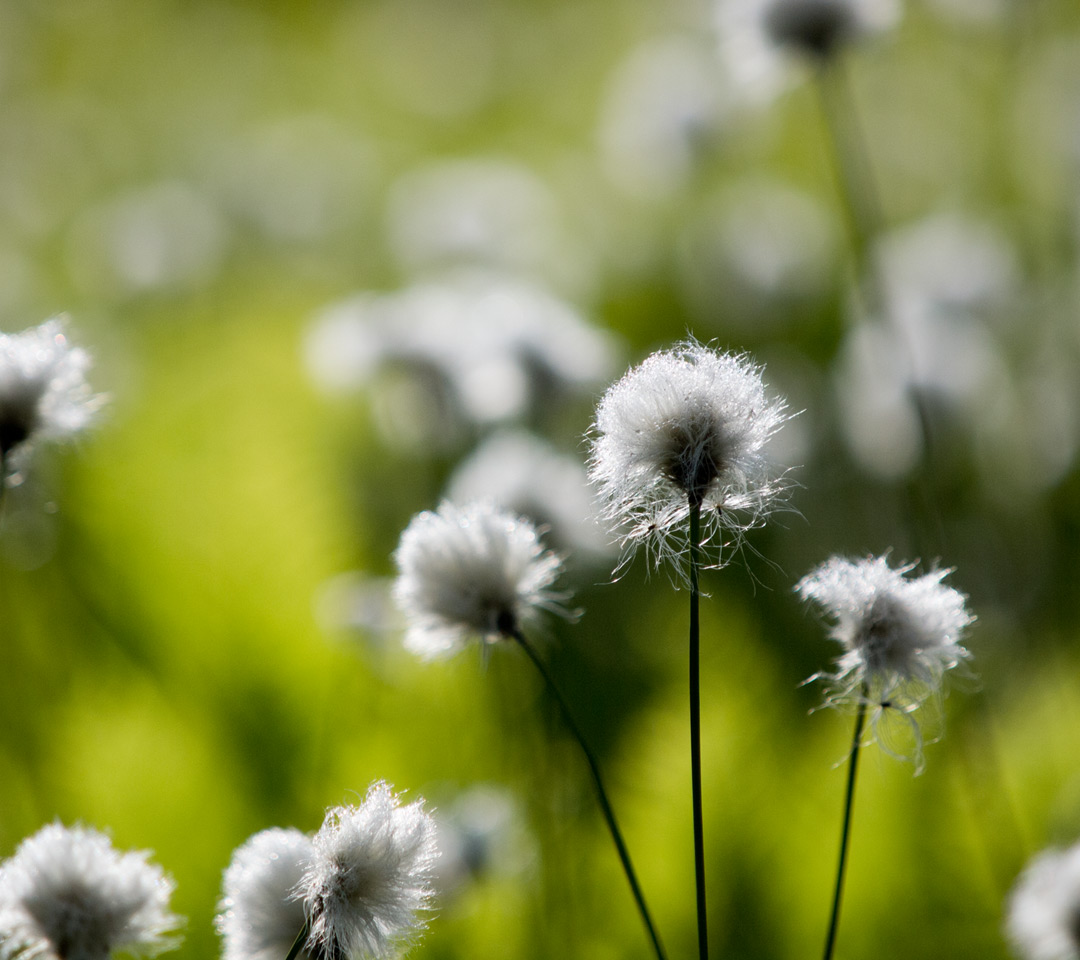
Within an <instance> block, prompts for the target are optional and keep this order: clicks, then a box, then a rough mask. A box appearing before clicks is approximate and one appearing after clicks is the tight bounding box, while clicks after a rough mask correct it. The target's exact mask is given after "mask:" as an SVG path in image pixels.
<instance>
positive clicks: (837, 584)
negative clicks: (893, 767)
mask: <svg viewBox="0 0 1080 960" xmlns="http://www.w3.org/2000/svg"><path fill="white" fill-rule="evenodd" d="M913 569H914V564H908V565H906V566H903V567H900V568H898V569H895V570H894V569H893V568H891V567H890V566H889V563H888V559H887V558H886V557H870V558H867V559H865V560H858V561H851V560H845V559H842V558H840V557H831V558H830V559H829V560H827V561H826V562H825V563H823V564H822V565H821V566H820V567H818V568H817V569H816V570H815V571H813V573H811V574H809V575H808V576H806V577H803V579H802V580H800V581H799V582H798V583H797V584H796V585H795V589H796V591H797V592H798V593H799V595H800V596H801V597H802V598H803V599H804V600H813V601H815V602H816V603H817V604H819V605H820V606H821V607H823V608H824V610H825V611H826V612H827V613H828V614H829V615H830V616H831V617H832V618H833V620H834V624H833V626H832V629H831V630H830V636H831V637H832V638H833V639H834V640H836V641H837V642H839V643H840V644H841V646H842V647H843V648H844V653H843V654H842V655H841V656H840V658H839V659H838V660H837V661H836V669H835V670H834V671H833V672H831V673H822V674H816V675H815V676H814V677H811V678H810V679H811V680H816V679H823V680H825V681H826V682H827V683H828V684H829V686H830V688H831V689H830V692H829V695H828V698H827V700H826V702H827V703H828V704H830V705H832V704H839V703H844V702H850V701H852V700H854V701H855V702H860V701H862V702H865V703H866V704H867V705H868V706H869V707H871V708H872V710H873V711H874V713H873V717H874V722H875V725H876V723H877V720H878V719H879V717H880V716H882V715H883V714H884V712H885V711H898V712H899V713H900V714H902V715H904V716H906V717H908V718H909V722H910V724H911V727H912V730H913V731H914V732H915V734H916V744H917V745H918V727H917V725H916V723H915V721H914V719H913V718H911V714H912V712H913V711H914V710H915V709H916V708H917V707H918V706H919V705H920V704H922V703H923V702H924V701H925V700H926V699H927V698H928V697H931V696H933V695H935V694H936V693H938V692H939V691H940V689H941V683H942V680H943V678H944V675H945V673H946V671H948V670H951V669H952V668H953V667H956V666H958V665H959V664H961V663H963V662H964V661H965V660H967V659H968V658H969V657H970V656H971V654H970V653H969V652H968V651H967V650H966V649H965V648H964V647H963V646H961V645H960V638H961V634H962V633H963V630H964V628H965V627H966V626H967V625H968V624H970V623H971V622H972V620H973V619H974V617H973V616H972V615H971V614H970V613H968V611H967V608H966V606H965V602H966V599H967V598H966V597H965V596H964V595H963V594H962V593H960V592H959V591H958V590H954V589H953V588H952V587H947V586H945V585H944V584H943V583H942V582H941V581H942V580H943V579H944V578H945V577H946V576H947V575H948V574H949V573H950V572H951V571H949V570H934V571H931V572H930V573H926V574H924V575H923V576H921V577H910V578H909V577H908V576H907V574H908V573H910V572H911V571H912V570H913ZM916 761H918V749H917V747H916ZM917 766H918V763H917Z"/></svg>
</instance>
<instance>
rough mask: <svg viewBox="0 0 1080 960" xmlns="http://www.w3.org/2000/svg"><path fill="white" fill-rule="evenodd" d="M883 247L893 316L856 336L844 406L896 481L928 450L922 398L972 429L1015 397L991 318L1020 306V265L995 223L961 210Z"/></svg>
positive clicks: (869, 458) (900, 233)
mask: <svg viewBox="0 0 1080 960" xmlns="http://www.w3.org/2000/svg"><path fill="white" fill-rule="evenodd" d="M876 252H877V255H878V259H879V262H880V266H881V272H882V275H883V277H884V291H883V292H884V294H885V297H886V308H887V311H888V314H887V317H885V318H877V319H873V320H869V321H867V322H865V323H862V324H859V325H858V326H857V327H855V328H853V329H852V331H851V332H850V333H849V335H848V336H847V338H846V340H845V342H844V344H843V346H842V348H841V352H840V360H839V365H838V368H837V379H836V387H837V394H838V410H839V414H840V417H841V422H842V424H843V426H844V430H845V436H846V439H847V441H848V443H849V445H850V447H851V449H852V452H853V453H854V454H855V456H856V457H857V458H858V460H859V462H860V463H861V464H862V465H863V466H865V467H866V468H867V469H870V470H872V471H874V472H875V473H878V474H880V475H882V476H888V477H896V476H903V475H904V474H905V473H907V472H908V471H909V470H911V469H912V467H914V465H915V464H916V463H917V462H918V460H919V458H920V456H922V454H923V453H924V451H923V439H924V438H923V437H922V431H921V426H920V423H919V415H920V414H919V409H918V407H917V404H918V403H919V402H922V403H924V404H929V405H930V409H931V410H934V409H938V410H940V411H942V412H945V413H948V414H949V415H951V416H953V417H955V418H957V419H958V420H959V422H960V423H962V424H963V425H964V426H965V427H969V426H971V425H973V424H975V423H976V422H978V421H980V420H986V419H987V418H986V414H987V412H988V411H991V410H994V409H998V408H1000V407H1001V405H1002V404H1003V403H1008V402H1009V399H1010V393H1009V391H1010V389H1011V386H1012V381H1013V378H1012V377H1011V376H1010V374H1009V371H1008V369H1007V365H1006V361H1005V358H1004V356H1003V352H1002V349H1001V347H1000V344H999V343H998V340H997V337H996V336H995V334H994V326H993V324H992V322H991V321H993V320H994V319H996V318H997V315H998V314H1000V313H1002V312H1003V311H1004V310H1006V309H1007V308H1008V307H1010V306H1011V305H1012V304H1013V300H1014V299H1015V296H1016V294H1017V291H1018V287H1019V282H1018V268H1017V264H1016V258H1015V254H1014V252H1013V250H1012V249H1011V248H1010V246H1009V244H1008V242H1007V241H1006V240H1005V238H1004V237H1003V236H1002V235H1001V234H1000V233H999V232H997V231H996V230H995V229H994V228H993V227H992V226H990V225H989V224H986V223H982V222H979V221H974V220H970V219H966V218H962V217H958V216H955V215H938V216H935V217H933V218H930V219H928V220H926V221H923V222H920V223H917V224H914V225H911V226H908V227H905V228H903V229H901V230H897V231H894V232H893V233H891V234H889V235H887V236H886V237H885V238H884V240H883V241H882V242H881V244H880V245H879V248H878V250H877V251H876Z"/></svg>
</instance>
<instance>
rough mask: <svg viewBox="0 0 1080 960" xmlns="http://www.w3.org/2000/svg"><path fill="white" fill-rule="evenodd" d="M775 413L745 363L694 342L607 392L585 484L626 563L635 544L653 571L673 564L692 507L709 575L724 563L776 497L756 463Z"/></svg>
mask: <svg viewBox="0 0 1080 960" xmlns="http://www.w3.org/2000/svg"><path fill="white" fill-rule="evenodd" d="M784 410H785V404H784V402H783V400H780V399H776V398H770V397H768V396H767V394H766V390H765V385H764V383H763V382H762V378H761V369H760V368H759V367H757V366H756V365H755V364H754V363H753V362H752V361H751V360H750V359H749V358H748V357H746V356H744V355H740V354H730V353H722V352H720V351H718V350H714V349H712V348H710V347H707V346H705V345H703V344H700V343H697V342H696V341H693V340H689V341H686V342H683V343H680V344H678V345H676V346H675V347H673V348H672V349H670V350H664V351H661V352H659V353H654V354H653V355H652V356H650V357H648V358H647V359H646V360H645V361H644V363H642V364H641V365H640V366H638V367H635V368H633V369H632V370H630V372H629V373H627V374H626V375H625V376H623V378H622V379H621V380H619V381H618V382H616V383H615V384H614V385H613V386H612V387H611V388H609V389H608V391H607V393H605V394H604V396H603V398H602V399H601V401H600V404H599V406H598V408H597V411H596V420H595V422H594V424H593V429H592V434H591V447H592V449H591V456H590V460H589V475H590V479H591V480H592V482H593V483H594V484H595V485H596V488H597V491H598V495H599V497H600V500H601V503H602V507H601V510H602V516H603V517H604V519H606V520H607V521H609V522H610V523H612V524H613V525H615V527H616V528H617V531H618V535H619V536H620V538H621V540H622V542H623V545H624V546H625V547H626V548H627V555H628V556H629V554H630V553H631V552H632V551H633V549H634V548H636V547H637V546H639V545H641V544H644V545H645V546H646V548H647V549H651V550H652V552H653V557H654V561H655V564H656V565H657V566H659V564H660V563H661V562H662V561H663V560H665V559H672V560H675V561H679V559H680V557H681V555H682V554H683V553H684V552H685V549H686V546H687V537H686V535H685V533H684V528H685V526H686V522H687V519H688V517H689V515H690V504H691V502H697V503H699V504H700V506H701V517H702V541H703V543H705V544H712V545H714V546H715V547H716V552H715V555H714V557H713V560H714V563H715V565H722V563H723V562H726V560H725V559H724V558H723V557H721V555H720V554H721V551H722V550H723V548H725V547H727V546H730V545H732V544H733V543H738V542H739V540H740V538H741V536H742V534H743V533H744V532H745V531H746V530H748V529H750V528H752V527H754V526H756V525H758V524H759V523H761V522H762V521H763V519H764V518H765V516H766V515H767V514H768V513H769V511H770V510H771V509H772V508H773V507H774V506H775V505H776V504H777V502H778V500H779V498H780V496H781V494H782V493H783V491H784V489H785V484H784V482H783V477H782V476H781V477H778V476H774V475H773V474H772V472H771V470H770V465H769V462H768V460H767V459H766V456H765V445H766V443H767V441H768V440H769V438H770V437H771V436H772V435H773V434H774V433H775V432H776V431H777V430H778V429H779V427H780V425H781V424H782V423H783V422H784V420H785V419H786V416H785V413H784ZM677 566H678V563H677Z"/></svg>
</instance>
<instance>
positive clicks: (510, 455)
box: [446, 431, 611, 556]
mask: <svg viewBox="0 0 1080 960" xmlns="http://www.w3.org/2000/svg"><path fill="white" fill-rule="evenodd" d="M446 498H447V499H448V500H449V501H450V502H451V503H472V502H474V501H480V500H485V501H489V502H491V503H493V504H495V505H496V506H498V507H501V508H503V509H505V510H509V511H511V512H512V513H515V514H518V515H520V516H523V517H527V518H528V519H529V520H531V521H532V522H533V524H534V525H535V526H536V527H537V528H539V529H545V530H546V531H547V535H546V539H548V541H549V542H550V543H552V544H554V545H555V546H556V547H557V548H558V549H564V550H566V551H568V552H571V553H573V552H579V551H580V552H584V553H586V554H590V555H592V556H597V555H604V554H607V553H610V548H611V545H610V541H609V539H608V537H607V534H606V531H604V530H603V529H602V528H601V527H600V525H599V524H598V523H597V521H596V516H595V504H594V501H593V494H592V490H591V489H590V487H589V483H588V477H587V476H586V473H585V468H584V467H583V466H582V464H581V461H580V460H579V459H578V458H577V457H571V456H567V455H566V454H562V453H559V452H558V451H556V450H555V449H554V448H553V447H552V446H551V445H550V444H548V443H546V442H544V441H543V440H541V439H540V438H539V437H537V436H535V435H533V434H531V433H526V432H524V431H503V432H499V433H496V434H493V435H492V436H491V437H489V438H488V439H487V440H485V441H484V443H483V444H482V445H481V446H480V447H478V448H477V449H476V450H475V451H474V452H473V453H472V455H471V456H469V457H468V459H466V460H464V461H462V463H461V464H460V465H459V466H458V468H457V469H456V470H455V471H454V473H453V475H452V476H451V477H450V480H449V483H448V484H447V488H446Z"/></svg>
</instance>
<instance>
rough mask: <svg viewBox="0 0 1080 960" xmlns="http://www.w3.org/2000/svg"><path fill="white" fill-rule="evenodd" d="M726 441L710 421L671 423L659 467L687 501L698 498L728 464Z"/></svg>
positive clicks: (698, 499)
mask: <svg viewBox="0 0 1080 960" xmlns="http://www.w3.org/2000/svg"><path fill="white" fill-rule="evenodd" d="M728 446H729V445H728V443H727V441H726V439H725V437H724V435H723V433H722V432H721V431H720V430H718V429H717V428H716V425H715V424H714V423H712V422H709V423H704V424H703V423H698V422H695V421H690V422H689V423H685V424H677V425H672V426H671V427H670V436H669V438H668V449H667V451H666V455H665V457H664V458H663V464H662V469H663V473H664V476H666V477H667V479H668V480H670V481H671V482H672V483H673V484H675V486H676V487H678V488H679V489H680V490H682V491H683V492H685V493H686V494H687V495H688V496H689V497H690V499H691V500H697V501H699V502H700V501H702V500H704V499H705V495H706V494H707V493H708V491H709V487H710V486H711V485H712V483H713V481H714V480H716V479H717V477H719V476H720V475H721V474H723V473H724V471H725V470H726V469H727V467H728Z"/></svg>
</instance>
